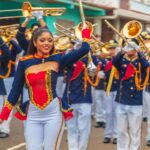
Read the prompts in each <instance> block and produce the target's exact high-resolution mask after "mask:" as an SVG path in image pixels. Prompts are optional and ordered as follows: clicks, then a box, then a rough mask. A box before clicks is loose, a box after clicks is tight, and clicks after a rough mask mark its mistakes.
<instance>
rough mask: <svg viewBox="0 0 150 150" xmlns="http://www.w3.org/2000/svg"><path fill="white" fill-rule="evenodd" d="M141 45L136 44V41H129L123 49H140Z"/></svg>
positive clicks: (126, 50)
mask: <svg viewBox="0 0 150 150" xmlns="http://www.w3.org/2000/svg"><path fill="white" fill-rule="evenodd" d="M138 49H139V46H138V45H137V44H135V43H134V42H128V44H127V45H126V46H125V47H124V48H123V51H125V52H128V51H131V50H136V51H137V50H138Z"/></svg>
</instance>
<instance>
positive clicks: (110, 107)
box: [102, 40, 118, 144]
mask: <svg viewBox="0 0 150 150" xmlns="http://www.w3.org/2000/svg"><path fill="white" fill-rule="evenodd" d="M117 47H118V44H117V42H116V41H115V40H111V41H109V43H108V45H107V49H108V51H109V57H108V58H107V57H106V58H105V59H103V60H102V69H103V70H104V73H105V77H104V82H105V83H104V84H105V91H106V87H107V86H108V81H109V78H110V75H111V70H112V59H113V57H114V56H115V55H116V48H117ZM117 86H118V79H116V78H115V79H114V80H113V83H112V87H111V90H110V94H109V95H107V96H106V95H105V98H104V101H105V111H106V113H105V117H106V127H105V131H104V140H103V143H106V144H107V143H110V142H111V138H113V141H112V143H113V144H116V143H117V127H116V113H115V109H116V103H115V98H116V92H117V91H116V90H117ZM105 94H106V93H105Z"/></svg>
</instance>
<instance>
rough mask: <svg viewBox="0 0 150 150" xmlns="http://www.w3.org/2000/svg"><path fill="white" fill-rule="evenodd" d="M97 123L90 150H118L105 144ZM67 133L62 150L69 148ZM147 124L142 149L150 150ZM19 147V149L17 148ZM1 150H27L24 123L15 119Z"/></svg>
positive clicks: (0, 142) (64, 136)
mask: <svg viewBox="0 0 150 150" xmlns="http://www.w3.org/2000/svg"><path fill="white" fill-rule="evenodd" d="M94 125H95V121H94V120H93V125H92V133H91V137H90V142H89V146H88V150H116V145H113V144H111V143H110V144H103V142H102V141H103V130H104V129H102V128H98V129H96V128H95V127H94ZM66 133H67V131H66V130H65V132H64V135H63V140H62V143H61V148H60V150H68V148H67V138H66ZM145 135H146V123H143V126H142V149H141V150H150V147H147V146H146V143H145V142H146V141H145ZM17 147H18V148H17ZM0 150H25V143H24V136H23V122H21V121H18V120H17V119H15V118H14V119H13V120H12V122H11V134H10V137H9V138H6V139H0Z"/></svg>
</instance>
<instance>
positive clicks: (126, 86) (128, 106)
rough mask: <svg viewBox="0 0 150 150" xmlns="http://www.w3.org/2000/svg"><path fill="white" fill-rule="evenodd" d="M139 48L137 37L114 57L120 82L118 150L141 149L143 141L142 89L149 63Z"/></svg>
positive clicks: (145, 81)
mask: <svg viewBox="0 0 150 150" xmlns="http://www.w3.org/2000/svg"><path fill="white" fill-rule="evenodd" d="M138 50H139V46H138V42H137V40H135V39H132V41H130V42H128V43H127V44H126V45H125V46H124V48H123V50H122V51H121V52H119V53H118V54H117V56H116V57H115V58H114V59H113V65H114V66H115V67H116V69H117V70H118V71H119V81H120V84H119V86H118V88H117V96H116V102H117V108H116V115H117V129H118V141H117V150H138V149H139V148H140V144H141V123H142V104H143V89H144V87H145V85H146V83H147V80H148V76H149V69H148V67H149V63H148V62H147V61H146V59H145V57H144V56H143V55H142V54H141V53H140V52H139V51H138ZM128 132H129V133H128ZM129 134H130V135H129Z"/></svg>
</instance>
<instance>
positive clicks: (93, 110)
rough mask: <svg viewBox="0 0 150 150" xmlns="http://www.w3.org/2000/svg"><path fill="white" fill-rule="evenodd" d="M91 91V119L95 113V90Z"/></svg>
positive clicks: (92, 88)
mask: <svg viewBox="0 0 150 150" xmlns="http://www.w3.org/2000/svg"><path fill="white" fill-rule="evenodd" d="M91 91H92V112H91V115H92V116H93V117H95V113H96V102H95V88H94V87H91Z"/></svg>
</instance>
